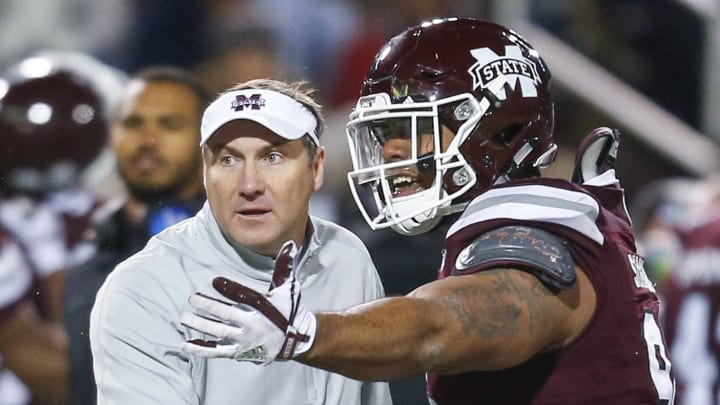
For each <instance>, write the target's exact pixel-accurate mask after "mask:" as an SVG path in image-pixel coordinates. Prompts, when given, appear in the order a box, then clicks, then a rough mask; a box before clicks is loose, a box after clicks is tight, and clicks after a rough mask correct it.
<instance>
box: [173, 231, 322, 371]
mask: <svg viewBox="0 0 720 405" xmlns="http://www.w3.org/2000/svg"><path fill="white" fill-rule="evenodd" d="M296 255H297V247H296V246H295V243H294V242H292V241H288V242H286V243H285V244H284V245H283V246H282V248H280V252H279V253H278V255H277V258H276V260H275V271H274V273H273V281H272V284H271V285H270V289H269V291H268V292H267V293H266V294H261V293H258V292H257V291H255V290H252V289H250V288H248V287H246V286H244V285H242V284H239V283H236V282H234V281H231V280H229V279H227V278H224V277H217V278H215V279H214V280H213V283H212V284H213V287H214V288H215V289H216V290H217V291H218V292H219V293H220V294H222V295H223V296H224V297H226V298H228V299H230V300H232V302H225V301H222V300H219V299H216V298H212V297H209V296H207V295H204V294H201V293H196V294H193V295H192V296H191V297H190V299H189V303H190V305H191V306H192V307H193V308H194V309H195V311H188V312H185V313H184V314H183V315H182V323H183V324H184V325H185V326H188V327H190V328H192V329H195V330H197V331H200V332H202V333H205V334H208V335H212V336H215V337H217V338H218V339H219V340H217V341H207V340H200V339H194V340H189V341H187V342H185V343H184V344H183V346H182V348H183V350H184V351H185V352H187V353H190V354H194V355H197V356H201V357H224V358H233V359H236V360H240V361H252V362H256V363H268V362H271V361H273V360H276V359H281V360H287V359H291V358H293V357H295V356H297V355H299V354H301V353H304V352H306V351H308V350H310V348H311V347H312V343H313V340H314V337H315V331H316V328H317V322H316V319H315V315H313V314H312V313H311V312H310V311H308V310H307V309H306V308H305V307H303V306H301V305H300V295H301V294H300V284H299V283H298V281H297V278H296V265H295V256H296Z"/></svg>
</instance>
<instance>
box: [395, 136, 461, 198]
mask: <svg viewBox="0 0 720 405" xmlns="http://www.w3.org/2000/svg"><path fill="white" fill-rule="evenodd" d="M453 138H454V134H453V133H452V132H451V131H450V130H449V129H448V128H446V127H442V135H441V136H440V142H439V144H440V145H439V146H440V149H441V151H443V152H444V151H446V150H447V148H448V146H449V145H450V142H451V141H452V139H453ZM416 148H417V154H416V155H417V156H418V158H419V159H420V160H422V157H423V156H426V155H427V159H429V160H430V161H432V160H433V159H434V153H435V135H434V134H433V132H432V128H429V129H428V130H426V131H422V132H421V133H419V134H418V136H417V143H416ZM411 156H412V140H411V138H410V137H409V136H401V135H397V136H391V137H389V138H388V139H387V140H385V142H384V143H383V145H382V159H383V162H385V163H392V162H397V161H403V160H407V159H409V158H410V157H411ZM421 164H422V163H421V162H419V163H418V164H413V165H409V166H407V167H401V168H398V169H394V170H391V171H390V172H391V173H392V176H391V178H390V182H389V183H390V189H391V191H392V193H393V197H401V196H405V195H410V194H414V193H417V192H419V191H423V190H426V189H427V188H428V187H430V186H431V185H432V183H433V181H434V179H435V174H436V173H435V170H428V171H426V172H422V171H421V170H419V169H418V165H421ZM433 167H434V166H433Z"/></svg>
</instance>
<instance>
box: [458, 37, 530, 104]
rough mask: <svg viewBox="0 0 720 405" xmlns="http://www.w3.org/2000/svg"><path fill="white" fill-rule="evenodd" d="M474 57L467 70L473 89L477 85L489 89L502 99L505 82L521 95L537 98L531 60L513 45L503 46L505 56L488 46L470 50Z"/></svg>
mask: <svg viewBox="0 0 720 405" xmlns="http://www.w3.org/2000/svg"><path fill="white" fill-rule="evenodd" d="M470 54H471V55H472V56H473V57H474V58H475V59H477V62H475V63H474V64H473V65H472V66H470V69H468V73H470V76H472V78H473V90H475V89H477V88H478V87H482V88H488V89H490V90H491V91H492V92H493V93H495V95H496V96H497V97H498V99H500V100H505V99H506V98H507V95H506V94H505V84H507V85H508V86H509V87H510V88H511V89H512V90H516V89H517V83H518V82H520V90H521V91H522V96H523V97H537V85H538V84H540V82H541V80H540V75H539V74H538V72H537V67H536V66H535V62H533V61H532V60H530V59H528V58H526V57H525V56H523V54H522V51H521V50H520V48H519V47H518V46H517V45H507V46H505V56H500V55H498V54H496V53H495V52H493V50H492V49H490V48H478V49H473V50H471V51H470Z"/></svg>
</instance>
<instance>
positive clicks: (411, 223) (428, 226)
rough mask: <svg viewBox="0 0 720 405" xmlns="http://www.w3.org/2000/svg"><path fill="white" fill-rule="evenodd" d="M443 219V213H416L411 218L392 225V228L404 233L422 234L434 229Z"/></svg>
mask: <svg viewBox="0 0 720 405" xmlns="http://www.w3.org/2000/svg"><path fill="white" fill-rule="evenodd" d="M441 219H442V215H437V214H436V215H434V216H432V217H430V216H427V215H425V214H424V213H423V214H420V215H416V216H414V217H412V218H410V219H406V220H405V221H402V222H401V223H399V224H395V225H393V226H391V228H392V229H393V230H394V231H395V232H397V233H399V234H402V235H421V234H423V233H426V232H430V231H431V230H433V229H434V228H435V227H436V226H437V225H438V224H439V223H440V220H441Z"/></svg>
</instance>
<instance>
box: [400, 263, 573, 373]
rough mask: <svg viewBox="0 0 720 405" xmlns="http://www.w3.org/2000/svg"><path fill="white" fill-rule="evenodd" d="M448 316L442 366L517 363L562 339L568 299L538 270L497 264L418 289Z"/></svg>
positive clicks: (443, 369)
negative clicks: (544, 280) (540, 276)
mask: <svg viewBox="0 0 720 405" xmlns="http://www.w3.org/2000/svg"><path fill="white" fill-rule="evenodd" d="M412 296H414V297H416V298H424V299H431V300H433V301H434V302H436V303H438V305H437V310H438V311H439V312H437V313H436V315H440V316H443V317H444V324H445V328H444V330H443V332H442V337H441V338H440V347H442V348H443V349H442V350H443V352H444V354H443V356H442V357H443V358H444V359H443V364H437V368H438V370H436V371H441V372H460V371H468V370H496V369H503V368H508V367H512V366H514V365H517V364H519V363H521V362H523V361H525V360H527V359H528V358H530V357H532V356H533V355H534V354H536V353H538V352H540V351H542V350H544V349H545V348H547V347H548V346H550V345H552V344H553V342H555V341H556V340H558V339H561V335H562V333H561V332H560V331H561V330H562V323H563V319H562V317H564V316H566V309H565V305H564V304H563V301H562V300H561V299H560V298H559V297H558V295H556V294H555V293H553V292H552V291H550V289H548V287H546V286H545V285H544V284H543V283H542V282H541V281H540V280H539V279H538V278H537V277H535V276H534V275H532V274H530V273H528V272H525V271H521V270H512V269H494V270H487V271H483V272H479V273H473V274H468V275H464V276H459V277H449V278H446V279H443V280H439V281H436V282H434V283H431V284H428V285H426V286H423V287H421V288H419V289H417V290H416V291H414V292H413V294H412Z"/></svg>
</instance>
